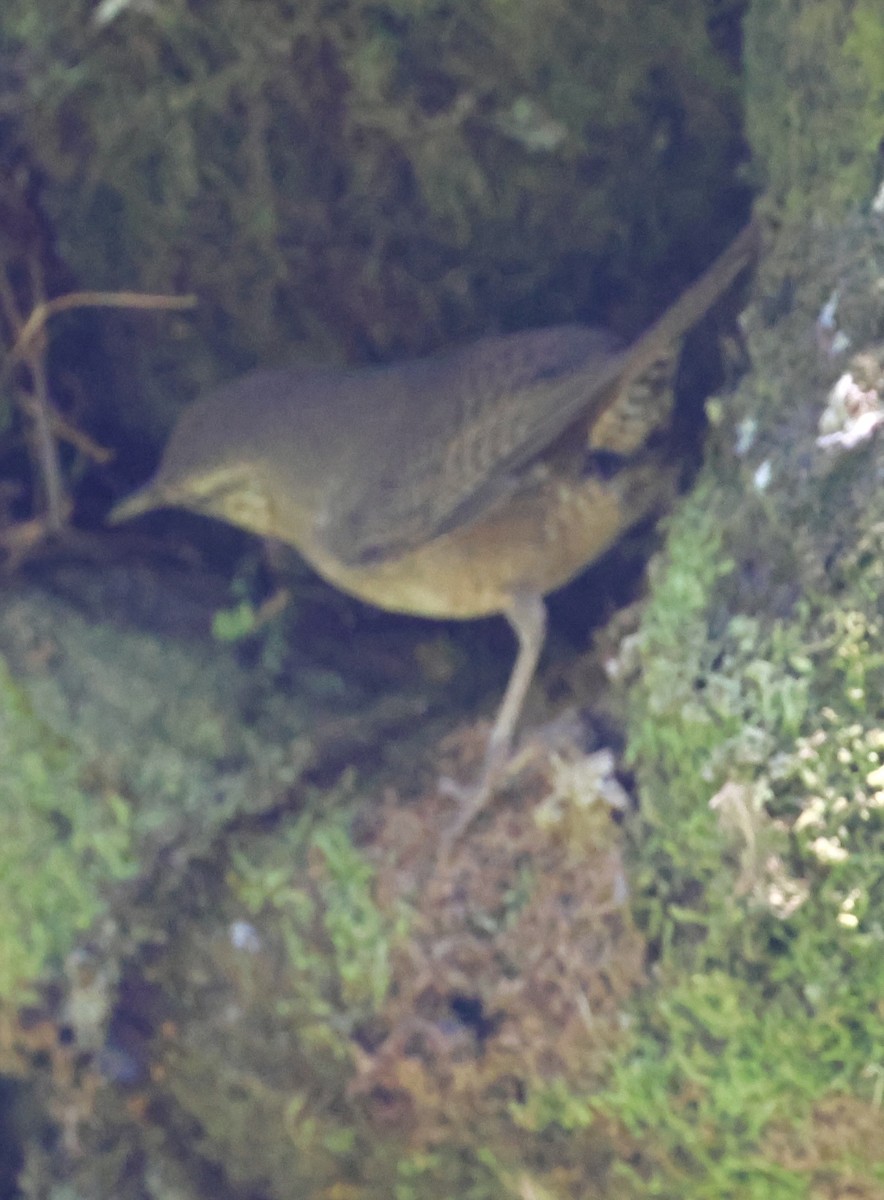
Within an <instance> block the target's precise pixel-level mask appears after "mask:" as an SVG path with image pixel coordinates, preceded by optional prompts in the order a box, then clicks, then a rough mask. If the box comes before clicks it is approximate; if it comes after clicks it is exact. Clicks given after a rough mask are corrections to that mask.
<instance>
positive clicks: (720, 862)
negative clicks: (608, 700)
mask: <svg viewBox="0 0 884 1200" xmlns="http://www.w3.org/2000/svg"><path fill="white" fill-rule="evenodd" d="M731 486H732V484H728V483H727V482H726V481H723V480H722V479H720V478H719V479H718V481H717V483H716V488H715V490H713V488H712V485H711V484H710V483H709V482H707V483H706V484H705V485H703V486H701V487H700V489H699V490H698V492H697V493H696V494H695V495H694V496H693V497H692V498H691V499H690V500H689V501H688V502H687V503H686V504H685V505H684V507H683V508H682V510H681V511H680V512H679V514H678V515H677V516H676V518H675V519H674V521H673V523H672V530H671V537H670V540H669V543H668V551H667V555H666V559H665V562H663V563H661V564H660V565H659V566H658V569H657V576H656V579H655V586H654V590H653V596H652V599H651V602H650V604H649V606H648V610H647V612H646V615H645V618H644V622H643V627H642V630H641V632H640V634H639V637H638V655H639V658H640V660H641V663H642V667H643V673H642V677H641V680H640V682H639V684H638V687H637V690H636V695H635V697H634V702H633V708H632V714H631V740H630V756H631V761H632V764H633V766H634V768H635V770H636V773H637V777H638V781H639V787H640V791H641V796H642V829H641V837H640V840H639V844H638V847H637V851H636V854H637V860H638V861H637V864H636V879H637V881H638V883H639V886H640V888H641V895H640V897H639V908H640V910H641V912H642V917H643V921H644V923H645V925H646V927H647V929H648V931H649V933H650V934H651V935H652V936H653V937H654V938H655V939H656V944H657V947H658V955H659V958H658V962H657V967H656V975H657V980H658V986H657V987H655V988H654V990H653V993H652V994H651V995H649V996H648V997H647V998H646V1000H645V1001H644V1002H643V1005H642V1011H641V1016H640V1020H639V1021H638V1023H637V1025H636V1026H635V1027H634V1029H633V1033H632V1035H631V1039H630V1040H631V1045H630V1048H629V1049H628V1050H625V1051H624V1052H623V1053H622V1054H621V1055H618V1058H617V1066H616V1068H615V1073H614V1079H613V1081H612V1084H611V1086H610V1088H609V1089H608V1090H607V1091H606V1093H605V1096H604V1097H603V1098H602V1100H601V1101H600V1102H599V1103H598V1105H596V1104H595V1103H593V1108H595V1109H596V1110H597V1111H598V1112H600V1113H604V1114H605V1115H606V1116H608V1117H610V1116H611V1115H616V1116H617V1118H618V1119H619V1120H621V1121H623V1122H624V1124H625V1126H626V1128H627V1129H628V1130H629V1131H630V1132H632V1133H633V1134H634V1135H636V1136H637V1137H638V1138H640V1139H641V1144H642V1145H643V1146H644V1147H645V1149H646V1157H645V1156H641V1158H640V1160H639V1163H638V1164H637V1165H636V1167H635V1171H634V1172H633V1171H631V1170H630V1171H629V1172H626V1173H627V1174H629V1175H630V1177H631V1178H632V1181H633V1184H634V1185H635V1186H636V1188H637V1194H640V1195H644V1194H646V1193H645V1192H644V1191H642V1190H641V1188H642V1187H643V1186H644V1185H640V1184H639V1181H640V1179H642V1178H644V1177H645V1175H646V1174H647V1172H648V1171H650V1173H651V1174H652V1175H653V1177H654V1179H655V1184H654V1186H655V1189H656V1190H655V1191H654V1192H653V1194H654V1195H660V1196H679V1197H680V1198H688V1197H696V1198H697V1200H700V1198H701V1197H703V1198H705V1197H708V1196H712V1195H714V1196H716V1197H728V1196H733V1197H737V1196H739V1197H740V1198H741V1200H742V1198H743V1197H758V1200H762V1198H764V1200H767V1198H768V1197H782V1198H783V1200H791V1198H792V1197H796V1198H797V1197H803V1196H807V1195H808V1194H809V1188H810V1179H811V1176H812V1173H813V1171H814V1170H818V1169H819V1167H820V1164H819V1162H817V1161H814V1162H813V1163H811V1162H809V1161H808V1162H807V1163H797V1164H796V1163H795V1162H791V1161H786V1158H787V1157H788V1156H785V1157H784V1156H783V1155H782V1154H781V1153H780V1152H779V1150H776V1149H774V1147H775V1145H776V1144H777V1138H778V1137H779V1136H780V1135H781V1134H782V1131H783V1130H792V1131H794V1136H795V1137H796V1138H797V1139H798V1140H799V1141H801V1140H802V1135H801V1133H800V1132H799V1131H801V1130H802V1129H803V1130H805V1131H806V1130H808V1129H809V1127H810V1122H811V1121H812V1119H813V1114H814V1112H815V1111H816V1110H817V1108H818V1106H819V1105H821V1104H823V1103H824V1102H825V1101H826V1099H827V1098H830V1097H832V1096H835V1095H839V1094H841V1093H844V1094H847V1095H850V1096H853V1097H856V1098H857V1099H858V1100H859V1101H860V1102H864V1103H865V1104H867V1105H869V1106H872V1105H874V1104H875V1103H876V1102H879V1101H880V1097H878V1101H876V1099H875V1097H876V1083H875V1078H876V1077H875V1071H876V1069H877V1068H876V1064H878V1063H880V1061H881V1057H882V1054H884V1024H882V1021H881V1007H880V1005H881V999H880V998H881V996H882V995H884V890H882V887H881V873H880V864H881V861H882V854H884V766H882V764H884V703H882V696H884V653H882V651H881V644H882V642H881V633H882V629H881V623H880V617H879V616H878V615H877V608H878V605H879V603H880V595H881V588H882V582H884V579H882V565H881V564H882V553H881V551H882V546H881V540H882V533H881V530H882V526H881V524H880V521H877V523H876V513H875V507H876V506H875V504H872V505H871V506H870V507H869V509H867V511H865V512H864V514H863V517H864V520H865V521H866V522H867V528H868V529H869V533H868V534H867V535H863V534H862V532H861V531H859V532H858V536H857V537H856V542H855V546H854V549H853V550H852V551H851V552H849V553H844V554H843V555H842V557H841V560H840V562H839V564H838V567H837V569H835V568H830V573H829V579H828V580H827V591H826V594H825V595H823V594H817V595H814V594H813V593H812V592H811V591H809V590H807V591H806V592H805V595H804V597H803V598H802V599H801V600H799V601H796V602H794V603H793V606H792V609H791V611H790V612H789V614H788V616H787V617H783V616H777V615H775V614H774V613H771V612H768V611H766V607H765V605H764V604H762V605H761V606H760V607H757V608H756V611H755V612H754V613H753V614H752V615H751V616H750V615H748V614H747V613H745V612H744V611H741V607H742V605H741V602H740V596H741V594H742V593H741V580H740V568H739V566H738V563H739V561H740V558H741V556H742V554H743V553H744V550H743V549H742V546H741V540H743V541H744V540H745V539H746V536H747V535H746V532H745V530H746V529H747V528H748V526H749V524H751V526H752V541H753V543H754V544H755V545H756V546H758V545H764V544H765V543H766V542H767V541H768V540H769V539H773V545H775V544H776V537H777V534H776V528H777V521H778V520H782V518H783V512H782V509H781V508H780V507H779V505H778V503H776V502H774V500H773V499H771V501H770V503H769V505H768V507H767V519H765V518H763V517H761V516H760V514H759V506H758V504H757V503H756V502H754V501H753V500H752V499H750V500H748V501H743V502H742V503H741V504H735V503H734V500H733V493H730V492H729V490H728V489H729V487H731ZM729 497H730V499H729ZM749 509H751V511H752V516H751V517H748V518H747V512H748V511H749ZM808 553H810V551H808ZM795 569H797V570H799V571H800V569H801V568H800V565H799V566H798V567H797V568H795ZM835 597H837V599H835ZM765 599H766V600H770V596H766V597H765ZM771 607H775V605H774V604H771ZM848 1134H849V1129H848V1128H847V1127H845V1128H844V1130H842V1131H841V1132H840V1134H836V1135H835V1139H834V1140H835V1141H836V1143H838V1142H840V1143H841V1144H842V1145H843V1147H847V1145H848V1142H849V1136H848ZM805 1137H807V1138H810V1137H811V1135H810V1134H809V1133H805ZM811 1141H813V1139H812V1138H811ZM839 1155H840V1157H839ZM860 1159H861V1160H862V1161H861V1163H860V1164H859V1170H860V1177H861V1178H863V1179H868V1180H871V1179H875V1180H881V1179H882V1178H884V1165H882V1161H881V1156H880V1155H879V1153H878V1151H877V1150H875V1149H873V1148H869V1149H868V1151H867V1153H866V1154H865V1156H864V1157H863V1155H862V1154H861V1155H860ZM649 1164H652V1165H651V1166H650V1167H649ZM856 1165H857V1164H856V1163H855V1162H853V1161H852V1160H850V1158H849V1155H848V1151H847V1149H846V1148H844V1149H841V1150H839V1149H837V1147H836V1150H835V1152H834V1153H833V1156H832V1160H831V1161H829V1162H828V1163H827V1164H826V1166H827V1169H828V1170H830V1171H834V1172H836V1173H837V1171H838V1170H847V1169H848V1168H851V1169H852V1168H853V1167H855V1166H856ZM621 1170H625V1168H621Z"/></svg>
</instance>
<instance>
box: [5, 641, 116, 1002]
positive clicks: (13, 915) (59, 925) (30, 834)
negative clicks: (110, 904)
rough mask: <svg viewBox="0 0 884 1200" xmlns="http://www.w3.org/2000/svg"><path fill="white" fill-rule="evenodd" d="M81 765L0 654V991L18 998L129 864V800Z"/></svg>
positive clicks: (91, 916)
mask: <svg viewBox="0 0 884 1200" xmlns="http://www.w3.org/2000/svg"><path fill="white" fill-rule="evenodd" d="M78 774H79V764H78V762H77V760H76V757H75V756H74V755H73V754H72V753H71V752H70V751H69V750H68V749H67V748H66V747H65V746H64V745H63V744H61V743H60V742H59V741H58V740H57V738H55V737H54V735H53V734H51V733H50V732H49V731H48V730H47V729H46V728H44V727H43V726H42V725H41V724H40V722H39V721H38V720H37V719H36V718H35V717H34V716H33V715H32V713H31V712H30V710H29V708H28V706H27V704H26V702H25V701H24V700H23V699H22V697H21V695H20V693H19V691H18V690H17V688H16V686H15V684H14V682H13V681H12V679H11V678H10V676H9V673H8V671H7V669H6V667H5V664H2V663H0V796H2V803H0V999H3V1000H7V1001H12V1002H13V1003H15V1002H19V1003H20V1002H21V1001H22V1000H23V999H24V998H25V997H26V996H27V994H28V989H29V985H30V984H32V983H33V982H35V981H36V980H37V979H38V978H39V977H40V976H41V975H42V974H43V973H44V972H46V971H47V970H48V968H49V967H50V966H53V965H57V964H58V962H59V960H60V959H61V958H62V957H63V956H64V955H65V954H66V953H67V952H68V951H69V950H70V949H71V948H72V947H73V945H74V942H75V939H76V937H77V934H78V933H80V932H82V931H83V930H85V929H88V927H89V926H90V925H91V924H92V923H93V922H94V920H95V919H96V917H97V916H98V915H99V913H101V912H103V911H104V895H105V893H106V890H107V888H108V886H109V885H110V883H111V882H113V881H114V880H120V879H125V878H127V877H128V876H129V875H130V874H131V873H132V870H133V866H132V861H131V859H130V857H129V851H130V837H129V814H128V810H127V807H126V805H125V803H124V802H123V800H121V799H120V797H119V796H116V795H113V794H109V793H106V792H105V793H101V792H99V793H98V794H91V795H90V794H87V793H86V792H85V791H84V790H83V788H82V785H81V783H80V781H79V778H78Z"/></svg>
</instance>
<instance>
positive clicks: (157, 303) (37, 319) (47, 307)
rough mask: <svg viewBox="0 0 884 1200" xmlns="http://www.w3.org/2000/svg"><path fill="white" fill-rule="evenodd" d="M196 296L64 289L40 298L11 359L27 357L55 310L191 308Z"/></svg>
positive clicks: (14, 360) (21, 332)
mask: <svg viewBox="0 0 884 1200" xmlns="http://www.w3.org/2000/svg"><path fill="white" fill-rule="evenodd" d="M195 304H196V296H163V295H152V294H150V293H147V292H67V293H66V294H65V295H64V296H55V297H54V298H53V299H52V300H42V301H41V302H40V303H39V304H37V305H36V306H35V307H34V308H33V310H32V311H31V313H30V315H29V317H28V319H27V321H25V323H24V327H23V328H22V329H21V331H20V333H19V334H18V337H17V338H16V339H15V344H14V345H13V347H12V350H11V351H10V357H11V359H12V361H13V362H16V361H17V360H18V359H20V358H24V357H26V356H27V353H28V350H29V347H30V344H31V342H32V341H33V340H34V338H35V337H36V336H37V334H38V333H39V331H40V330H41V329H42V328H43V327H44V325H46V323H47V321H48V320H49V318H50V317H52V316H55V314H56V313H60V312H67V311H68V310H69V309H72V308H160V309H170V308H171V309H182V308H193V307H194V305H195Z"/></svg>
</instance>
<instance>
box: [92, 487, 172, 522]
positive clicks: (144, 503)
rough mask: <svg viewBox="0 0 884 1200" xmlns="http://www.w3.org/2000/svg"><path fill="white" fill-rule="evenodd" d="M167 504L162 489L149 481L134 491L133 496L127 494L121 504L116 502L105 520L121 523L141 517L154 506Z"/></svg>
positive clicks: (159, 506)
mask: <svg viewBox="0 0 884 1200" xmlns="http://www.w3.org/2000/svg"><path fill="white" fill-rule="evenodd" d="M165 504H166V500H165V497H164V496H163V493H162V491H161V490H160V489H159V488H158V487H157V486H156V484H154V483H148V484H147V485H146V486H145V487H143V488H139V489H138V491H137V492H133V493H132V495H131V496H127V497H126V499H125V500H121V501H120V502H119V504H115V505H114V506H113V508H112V509H111V510H110V512H109V513H108V514H107V516H106V517H105V521H106V522H107V524H108V525H119V524H120V522H122V521H128V520H130V518H132V517H140V516H141V514H142V513H146V512H150V511H151V510H152V509H154V508H162V507H163V506H164V505H165Z"/></svg>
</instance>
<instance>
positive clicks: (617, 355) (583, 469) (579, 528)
mask: <svg viewBox="0 0 884 1200" xmlns="http://www.w3.org/2000/svg"><path fill="white" fill-rule="evenodd" d="M755 245H756V231H755V228H754V226H751V225H750V226H749V227H747V228H746V229H745V230H744V231H743V233H741V234H740V235H739V236H738V237H737V239H736V240H735V241H734V242H733V243H731V245H730V246H729V247H728V248H727V249H726V250H725V251H724V253H723V254H722V255H721V256H720V257H719V258H718V259H717V260H716V261H715V262H714V263H713V264H712V266H711V267H709V268H708V270H707V271H706V272H705V273H704V274H703V275H702V276H701V277H700V278H699V279H698V280H697V281H696V282H695V283H694V284H693V285H692V286H691V287H689V288H688V290H687V291H686V292H685V293H684V294H683V295H682V296H681V297H680V298H679V299H678V300H676V302H675V303H674V304H673V305H672V306H671V307H670V308H669V309H667V310H666V312H664V313H663V315H662V316H661V317H660V318H659V319H658V320H657V321H656V322H655V323H654V324H653V325H652V326H651V327H650V329H649V330H647V332H645V333H644V334H642V335H641V336H640V337H639V338H638V339H637V340H636V341H634V342H633V343H632V344H630V345H627V346H626V347H623V346H621V345H620V344H619V343H618V342H617V340H616V339H615V338H613V337H612V336H611V335H609V334H607V333H605V332H602V331H600V330H596V329H590V328H586V327H583V326H579V325H562V326H554V327H552V328H548V329H538V330H529V331H526V332H523V333H514V334H509V335H504V336H499V337H486V338H482V339H480V340H479V341H476V342H473V343H471V344H469V345H466V346H463V347H460V348H458V349H454V350H451V351H448V352H447V353H443V354H439V355H436V356H434V357H431V358H424V359H418V360H414V361H410V362H401V363H395V364H393V365H390V366H382V367H364V368H357V369H353V370H348V369H342V368H339V367H329V368H316V369H303V368H292V369H285V368H284V369H281V370H265V371H255V372H253V373H251V374H249V375H246V376H244V377H243V378H241V379H238V380H235V381H234V382H232V383H229V384H227V385H225V386H223V387H221V388H218V389H217V390H216V391H213V392H211V393H209V394H208V395H206V396H205V397H203V398H201V399H199V400H197V401H196V402H195V403H194V404H192V405H191V406H190V407H189V408H188V409H186V410H185V412H184V413H183V414H182V416H181V417H180V418H179V420H178V422H177V423H176V425H175V428H174V429H173V431H172V434H171V436H170V438H169V442H168V444H167V446H166V449H165V452H164V454H163V457H162V460H161V462H160V466H159V469H158V471H157V473H156V475H155V477H154V478H153V480H152V481H151V482H150V483H149V484H148V485H147V486H146V487H145V488H144V489H142V490H141V491H139V492H137V493H135V495H134V496H132V497H130V498H129V499H128V500H124V501H123V502H122V503H121V504H120V505H118V506H117V507H116V508H115V509H114V510H113V512H112V514H111V520H113V521H120V520H124V519H126V518H128V517H131V516H134V515H136V514H138V513H142V512H146V511H148V510H150V509H154V508H159V507H164V506H177V507H182V508H187V509H191V510H194V511H197V512H202V513H207V514H209V515H212V516H216V517H220V518H221V519H223V520H226V521H229V522H231V523H233V524H236V525H240V526H243V527H244V528H246V529H250V530H253V531H254V532H256V533H258V534H262V535H265V536H271V537H274V538H278V539H280V540H282V541H284V542H287V543H289V544H291V545H292V546H294V547H296V548H297V549H298V550H299V551H300V552H301V553H302V554H303V555H304V557H305V558H306V559H307V560H308V561H309V562H310V563H311V564H312V565H313V566H314V567H315V568H316V570H317V571H318V572H319V573H320V574H321V575H323V576H325V578H326V579H328V580H329V581H330V582H331V583H333V584H335V585H336V586H338V587H340V588H342V589H344V590H345V591H348V592H351V593H352V594H354V595H356V596H358V597H360V598H361V599H363V600H367V601H370V602H371V603H373V604H376V605H378V606H379V607H381V608H386V609H390V610H393V611H398V612H406V613H414V614H418V615H422V616H427V617H440V618H451V617H456V618H470V617H479V616H484V615H487V614H490V613H502V614H504V615H505V616H506V617H507V618H508V619H509V621H510V623H511V625H512V627H513V629H514V631H515V633H516V636H517V638H518V641H519V653H518V657H517V660H516V664H515V666H514V668H513V672H512V675H511V678H510V682H509V685H508V687H507V691H506V695H505V696H504V700H503V703H502V705H501V708H500V711H499V714H498V717H497V720H496V723H495V726H494V730H493V733H492V736H491V741H490V745H489V752H488V763H487V769H486V772H485V777H484V778H485V779H486V781H487V780H489V779H490V778H491V774H492V772H493V769H494V767H495V766H496V765H497V764H498V763H499V762H500V760H501V758H502V757H504V756H505V754H506V751H507V750H508V748H509V745H510V743H511V740H512V735H513V732H514V728H515V725H516V722H517V720H518V716H519V712H520V710H521V707H522V702H523V700H524V696H525V693H526V691H527V688H528V685H529V684H530V682H531V678H532V676H533V674H534V670H535V667H536V664H537V659H538V656H539V654H540V649H541V646H542V644H543V637H544V631H545V607H544V604H543V596H544V595H545V594H546V593H547V592H550V591H552V590H553V589H555V588H558V587H560V586H561V585H562V584H564V583H566V582H567V581H568V580H569V579H571V578H572V577H573V576H574V575H576V574H577V573H578V572H579V571H581V570H582V569H583V568H584V567H585V566H586V565H587V564H588V563H590V562H592V561H593V560H594V559H595V558H597V557H598V556H599V555H600V554H602V553H603V552H604V551H605V550H606V549H607V548H608V547H609V546H610V545H611V544H612V543H613V542H614V541H616V539H617V538H618V537H619V536H620V535H621V534H622V533H623V532H624V531H625V530H626V529H628V528H629V527H630V526H631V525H632V524H634V523H635V522H636V521H637V520H639V519H640V518H641V517H642V516H644V515H645V514H646V513H648V512H649V511H651V510H653V509H654V508H655V507H656V506H657V505H658V504H659V503H660V502H661V499H662V498H663V497H664V496H666V495H668V494H669V493H670V491H671V486H672V478H673V472H672V470H671V469H670V466H669V464H668V463H667V461H666V457H665V455H663V454H661V453H659V452H658V453H654V452H649V451H647V452H642V450H641V449H640V445H641V442H642V441H643V436H644V434H645V433H646V432H647V429H648V428H649V427H653V426H654V425H655V424H660V413H659V412H655V411H654V403H655V401H653V400H651V401H650V403H649V401H648V400H647V399H641V400H639V401H636V395H637V394H638V395H642V394H643V393H642V389H641V387H640V383H641V380H642V377H643V376H645V375H646V374H647V373H648V372H649V371H653V369H654V368H655V365H656V364H658V363H659V362H660V360H661V359H663V358H666V357H670V358H671V356H672V352H673V347H675V346H677V344H678V340H679V339H680V337H681V336H682V334H684V333H685V332H686V331H687V330H688V329H689V328H690V327H691V326H692V325H693V324H695V322H696V321H697V320H698V319H699V318H700V317H701V316H702V315H703V314H704V313H705V312H706V311H707V309H708V308H709V307H710V305H711V304H712V303H713V302H714V301H715V300H716V299H717V298H718V297H719V296H720V295H721V294H722V293H723V292H724V291H725V290H726V289H727V288H728V287H729V286H730V284H731V283H732V282H733V280H734V279H735V277H736V276H737V274H738V273H739V272H740V271H741V270H742V268H743V267H744V266H745V265H746V264H747V263H748V262H749V261H750V259H751V258H752V255H753V253H754V249H755ZM644 391H645V392H647V391H648V389H644ZM618 412H619V416H618ZM598 450H606V451H611V452H613V453H616V454H618V455H629V456H631V457H629V458H627V459H626V460H625V463H624V465H623V467H622V469H620V470H618V471H615V472H613V474H611V473H607V472H594V471H593V470H591V469H587V464H588V463H589V464H591V462H592V452H593V451H598Z"/></svg>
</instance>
